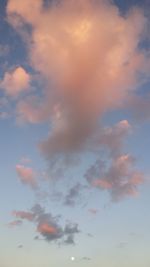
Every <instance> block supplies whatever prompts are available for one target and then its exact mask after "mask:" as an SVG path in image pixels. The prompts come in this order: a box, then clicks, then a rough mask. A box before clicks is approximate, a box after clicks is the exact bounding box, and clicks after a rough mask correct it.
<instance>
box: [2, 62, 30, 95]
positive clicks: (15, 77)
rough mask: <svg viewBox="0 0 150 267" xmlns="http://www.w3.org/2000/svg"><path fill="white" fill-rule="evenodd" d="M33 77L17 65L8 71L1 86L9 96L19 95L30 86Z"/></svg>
mask: <svg viewBox="0 0 150 267" xmlns="http://www.w3.org/2000/svg"><path fill="white" fill-rule="evenodd" d="M30 81H31V77H30V75H29V74H28V73H27V72H26V70H25V69H24V68H22V67H17V68H16V69H14V70H13V71H9V72H6V73H5V74H4V78H3V80H2V81H1V82H0V87H1V88H3V89H4V91H5V93H6V94H7V95H9V96H18V95H19V94H20V93H21V92H23V91H24V90H26V89H28V88H29V86H30Z"/></svg>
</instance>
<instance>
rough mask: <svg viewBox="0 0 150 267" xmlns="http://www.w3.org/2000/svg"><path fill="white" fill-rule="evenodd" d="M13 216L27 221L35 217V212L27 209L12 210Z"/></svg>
mask: <svg viewBox="0 0 150 267" xmlns="http://www.w3.org/2000/svg"><path fill="white" fill-rule="evenodd" d="M12 214H13V216H15V217H17V218H20V219H26V220H28V221H33V220H34V218H35V214H34V213H31V212H27V211H13V213H12Z"/></svg>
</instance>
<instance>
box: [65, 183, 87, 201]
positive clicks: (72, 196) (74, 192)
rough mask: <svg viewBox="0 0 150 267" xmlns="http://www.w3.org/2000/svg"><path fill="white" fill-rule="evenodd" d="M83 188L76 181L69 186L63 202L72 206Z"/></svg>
mask: <svg viewBox="0 0 150 267" xmlns="http://www.w3.org/2000/svg"><path fill="white" fill-rule="evenodd" d="M84 188H85V186H83V185H81V184H80V183H77V184H76V185H74V186H73V187H72V188H70V190H69V192H68V193H67V195H66V196H65V200H64V204H65V205H67V206H74V205H75V203H76V201H77V199H78V198H79V197H80V192H81V191H82V190H83V189H84Z"/></svg>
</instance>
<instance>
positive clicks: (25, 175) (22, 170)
mask: <svg viewBox="0 0 150 267" xmlns="http://www.w3.org/2000/svg"><path fill="white" fill-rule="evenodd" d="M16 172H17V174H18V177H19V180H20V181H21V182H22V183H23V184H27V185H29V186H31V187H32V188H37V186H38V185H37V181H36V178H35V176H36V175H35V172H34V170H33V169H32V168H28V167H25V166H24V165H16Z"/></svg>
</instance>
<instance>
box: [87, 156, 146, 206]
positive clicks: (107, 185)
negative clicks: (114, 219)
mask: <svg viewBox="0 0 150 267" xmlns="http://www.w3.org/2000/svg"><path fill="white" fill-rule="evenodd" d="M134 161H135V160H134V158H133V157H132V156H130V155H128V154H124V155H121V156H118V157H117V158H113V159H112V160H111V163H110V164H109V166H108V164H107V167H106V166H105V167H104V168H103V169H101V167H100V166H99V165H98V164H95V165H93V166H91V167H90V168H89V170H88V171H87V173H86V175H85V177H86V179H87V181H88V182H89V183H90V184H91V185H92V186H94V187H95V188H98V189H101V190H107V191H108V192H109V193H110V195H111V197H112V199H113V200H114V201H117V200H120V199H122V198H124V197H127V196H133V197H134V196H137V195H138V186H139V185H141V184H142V183H143V182H144V177H143V174H142V173H141V172H139V171H138V170H136V169H135V167H134ZM98 175H99V178H97V177H98ZM95 176H97V177H95Z"/></svg>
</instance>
